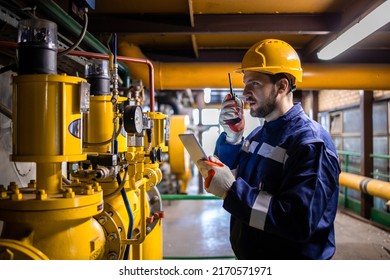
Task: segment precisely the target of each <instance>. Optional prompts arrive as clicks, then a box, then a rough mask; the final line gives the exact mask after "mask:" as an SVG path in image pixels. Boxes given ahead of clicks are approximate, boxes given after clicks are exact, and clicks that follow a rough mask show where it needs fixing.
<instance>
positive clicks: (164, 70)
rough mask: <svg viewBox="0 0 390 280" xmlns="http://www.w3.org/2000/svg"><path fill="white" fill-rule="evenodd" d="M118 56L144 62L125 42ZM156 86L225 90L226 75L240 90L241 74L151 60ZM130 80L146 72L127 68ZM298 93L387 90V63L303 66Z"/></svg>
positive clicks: (229, 67) (220, 66)
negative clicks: (339, 90)
mask: <svg viewBox="0 0 390 280" xmlns="http://www.w3.org/2000/svg"><path fill="white" fill-rule="evenodd" d="M118 47H119V49H118V51H119V53H121V54H122V55H125V56H129V57H138V58H142V59H147V58H146V57H145V55H144V54H143V53H142V51H141V50H140V49H139V47H138V46H136V45H134V44H130V43H127V42H121V43H120V44H119V45H118ZM152 63H153V65H154V69H155V87H156V89H158V90H169V89H184V88H192V89H203V88H206V87H210V88H228V87H229V83H228V79H227V78H226V76H227V73H232V74H233V75H232V80H233V86H234V87H235V88H239V87H243V83H242V75H241V74H239V73H234V70H235V69H237V68H239V67H240V63H218V62H215V63H211V62H210V63H207V62H199V63H198V62H196V63H188V62H187V63H176V62H169V63H168V62H166V63H164V62H157V61H152ZM128 66H129V69H130V71H131V73H132V76H133V78H136V79H141V80H144V81H145V80H146V77H147V76H146V72H145V69H142V68H140V67H136V66H134V65H128ZM302 67H303V82H302V83H298V84H297V87H298V88H299V89H301V90H320V89H359V90H360V89H364V90H390V79H389V78H388V77H390V65H389V64H325V63H324V64H320V63H312V64H304V65H303V66H302Z"/></svg>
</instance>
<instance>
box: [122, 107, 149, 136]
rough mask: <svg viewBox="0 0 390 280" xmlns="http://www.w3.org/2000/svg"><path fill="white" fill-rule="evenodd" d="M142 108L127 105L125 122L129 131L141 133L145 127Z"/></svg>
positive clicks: (124, 116)
mask: <svg viewBox="0 0 390 280" xmlns="http://www.w3.org/2000/svg"><path fill="white" fill-rule="evenodd" d="M142 115H143V113H142V108H141V107H140V106H131V105H129V106H126V108H125V113H124V115H123V123H124V126H125V130H126V132H127V133H141V132H142V129H143V128H144V127H143V122H142Z"/></svg>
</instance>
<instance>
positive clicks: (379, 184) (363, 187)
mask: <svg viewBox="0 0 390 280" xmlns="http://www.w3.org/2000/svg"><path fill="white" fill-rule="evenodd" d="M339 184H340V186H345V187H347V188H352V189H355V190H358V191H361V192H363V193H366V194H369V195H372V196H375V197H380V198H383V199H386V200H390V182H385V181H380V180H376V179H373V178H369V177H364V176H360V175H356V174H352V173H347V172H341V173H340V177H339Z"/></svg>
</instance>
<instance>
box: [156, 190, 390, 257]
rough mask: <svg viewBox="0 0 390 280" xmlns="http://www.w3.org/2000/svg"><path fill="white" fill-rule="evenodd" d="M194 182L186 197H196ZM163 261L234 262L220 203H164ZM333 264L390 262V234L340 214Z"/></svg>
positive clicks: (227, 224)
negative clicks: (354, 261) (334, 261)
mask: <svg viewBox="0 0 390 280" xmlns="http://www.w3.org/2000/svg"><path fill="white" fill-rule="evenodd" d="M197 193H198V186H197V182H196V183H195V184H192V185H190V186H189V188H188V194H197ZM163 206H164V212H165V218H164V227H163V234H164V235H163V240H164V247H163V250H164V259H234V258H235V257H234V254H233V252H232V250H231V247H230V243H229V214H228V213H227V212H226V211H225V210H224V209H223V208H222V200H174V201H172V200H169V201H166V200H164V201H163ZM335 226H336V246H337V249H336V253H335V255H334V257H333V259H335V260H388V259H390V231H385V230H383V229H381V228H379V227H377V226H375V225H372V224H370V223H368V222H366V221H363V220H362V219H359V218H357V217H354V216H353V215H350V214H348V213H347V212H345V211H341V210H339V211H338V213H337V216H336V222H335Z"/></svg>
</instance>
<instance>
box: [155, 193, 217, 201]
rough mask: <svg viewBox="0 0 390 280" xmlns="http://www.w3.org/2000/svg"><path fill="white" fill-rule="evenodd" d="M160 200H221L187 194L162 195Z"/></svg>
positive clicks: (208, 196)
mask: <svg viewBox="0 0 390 280" xmlns="http://www.w3.org/2000/svg"><path fill="white" fill-rule="evenodd" d="M161 199H162V200H216V199H217V200H220V199H221V198H220V197H218V196H214V195H203V194H199V195H188V194H162V195H161Z"/></svg>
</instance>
